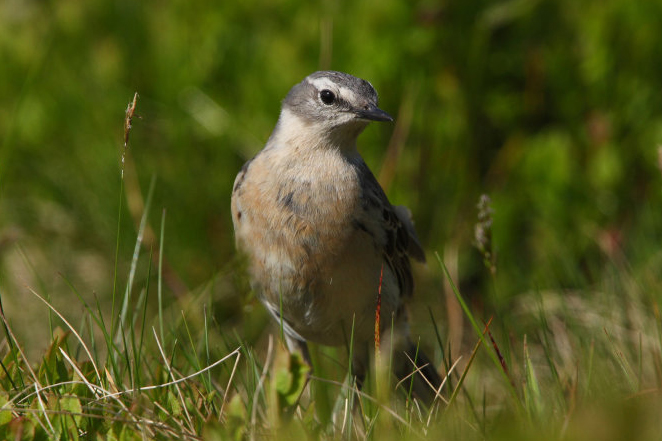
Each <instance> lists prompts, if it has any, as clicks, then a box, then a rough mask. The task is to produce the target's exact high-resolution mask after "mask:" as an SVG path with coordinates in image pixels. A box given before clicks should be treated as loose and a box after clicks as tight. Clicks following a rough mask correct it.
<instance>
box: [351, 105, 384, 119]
mask: <svg viewBox="0 0 662 441" xmlns="http://www.w3.org/2000/svg"><path fill="white" fill-rule="evenodd" d="M356 116H357V117H359V118H360V119H365V120H367V121H393V117H392V116H391V115H389V114H388V113H386V112H384V111H383V110H382V109H380V108H379V107H377V106H375V105H374V104H366V105H365V107H363V108H362V109H358V110H357V111H356Z"/></svg>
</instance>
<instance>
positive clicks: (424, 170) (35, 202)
mask: <svg viewBox="0 0 662 441" xmlns="http://www.w3.org/2000/svg"><path fill="white" fill-rule="evenodd" d="M661 22H662V3H661V2H658V1H653V0H648V1H641V2H630V1H627V0H587V1H584V2H573V1H569V0H561V1H555V0H510V1H498V2H495V1H485V0H474V1H468V2H466V1H452V0H447V1H432V0H419V1H410V2H403V1H398V0H380V1H374V0H369V1H362V2H356V1H346V0H338V1H331V0H324V1H319V2H302V1H292V0H278V1H261V0H249V1H243V2H217V3H212V2H207V1H199V0H187V1H183V0H175V1H171V2H150V1H146V2H136V1H127V0H118V1H107V0H101V1H93V2H80V1H74V0H60V1H34V0H31V1H19V0H7V1H5V2H2V4H0V77H1V80H0V146H1V147H0V289H2V290H3V291H4V292H7V293H9V294H10V295H13V296H15V297H17V298H20V297H21V296H23V295H24V294H23V290H22V288H21V285H22V284H23V283H28V284H34V283H35V281H34V278H35V277H36V278H38V279H40V280H39V281H38V282H39V283H40V284H42V285H43V287H44V288H45V290H46V291H47V292H48V293H49V294H50V295H52V296H56V295H58V294H59V293H64V292H69V291H68V288H66V286H65V285H64V283H62V282H61V281H59V280H60V278H59V276H58V275H57V273H62V274H63V275H64V276H65V277H66V278H67V279H68V280H70V281H71V282H72V283H73V284H74V285H75V286H77V287H78V288H79V290H80V291H81V292H83V293H89V292H92V291H95V292H96V293H97V294H98V295H99V296H100V297H101V298H107V297H108V296H109V295H110V292H111V289H112V277H113V276H112V275H113V261H114V254H115V245H116V241H117V220H118V203H119V187H120V173H119V170H120V156H121V151H122V140H123V133H122V124H123V117H124V109H125V108H126V105H127V103H128V102H129V101H130V100H131V98H132V96H133V93H134V91H137V92H138V93H139V94H140V99H139V102H138V109H137V112H136V113H137V114H138V115H140V116H141V119H138V118H135V119H134V129H133V131H132V133H131V141H130V147H129V152H128V155H129V157H128V163H129V164H132V165H131V167H135V170H136V171H135V173H137V176H138V182H139V183H140V188H141V189H142V194H143V195H145V194H146V192H147V188H148V184H149V182H150V180H151V179H152V176H156V179H157V180H156V187H155V188H156V190H155V194H154V200H153V202H152V207H153V213H152V214H151V216H150V222H151V224H152V226H153V228H154V229H155V230H156V231H158V230H159V228H160V211H161V209H162V208H163V209H165V210H167V214H166V224H165V247H164V250H165V256H166V258H167V260H168V261H169V263H170V265H171V267H172V268H173V271H174V272H175V273H176V274H177V276H178V277H179V278H180V279H181V280H183V282H184V284H185V285H186V286H188V287H189V288H194V287H198V286H202V285H204V284H205V283H207V282H208V281H210V280H212V279H213V278H214V275H215V274H217V273H218V272H221V273H222V274H226V273H227V272H229V271H231V268H234V265H233V264H231V262H232V260H233V256H234V241H233V234H232V225H231V219H230V213H229V199H230V192H231V186H232V182H233V180H234V176H235V174H236V172H237V171H238V170H239V168H240V167H241V165H242V163H243V162H244V161H245V160H246V159H248V158H250V157H251V156H252V155H253V154H255V153H256V152H257V151H258V150H259V149H260V148H261V147H262V146H263V144H264V142H265V141H266V139H267V138H268V136H269V134H270V131H271V129H272V128H273V126H274V124H275V122H276V119H277V117H278V111H279V106H280V100H281V99H282V98H283V97H284V96H285V94H286V93H287V91H288V90H289V88H290V87H291V86H292V85H293V84H294V83H296V82H298V81H300V80H301V79H302V78H303V77H304V76H305V75H307V74H309V73H310V72H312V71H315V70H317V69H320V68H332V69H336V70H342V71H346V72H350V73H352V74H355V75H357V76H360V77H363V78H366V79H368V80H369V81H371V82H372V83H373V84H374V85H375V87H376V88H377V90H378V91H379V93H380V96H381V107H383V108H384V109H386V110H387V111H389V112H391V113H392V114H395V115H398V114H399V111H400V112H401V113H400V116H401V117H403V115H405V116H406V112H404V110H403V109H405V104H406V103H410V104H411V109H412V110H411V115H410V116H411V120H410V121H411V124H410V126H407V127H406V129H407V130H405V139H404V149H403V151H402V154H400V155H399V156H397V163H396V175H395V178H394V180H393V182H392V185H388V188H387V192H388V194H389V196H390V198H391V200H392V201H393V202H394V203H397V204H406V205H408V206H409V207H410V208H411V209H412V211H413V213H414V217H415V219H416V222H417V228H418V230H419V234H420V236H421V239H422V241H423V243H424V246H425V247H426V249H427V250H429V251H430V252H432V251H440V252H441V251H442V250H443V249H444V248H445V247H447V246H449V245H452V246H453V247H455V248H456V249H458V250H460V251H459V277H460V285H461V287H464V288H463V289H462V291H463V293H465V295H468V296H471V297H473V298H474V299H482V298H485V297H487V294H485V293H486V292H488V291H490V290H491V289H492V288H488V286H489V285H488V283H489V280H490V279H489V272H488V271H486V269H485V268H484V267H483V264H482V259H481V256H480V255H479V254H478V253H477V252H476V251H475V250H474V249H473V248H472V246H471V242H472V234H473V225H474V223H475V222H476V215H477V213H476V206H475V205H476V203H477V201H478V198H479V195H480V194H482V193H487V194H489V195H490V197H491V198H492V200H493V208H494V224H493V228H494V230H493V238H494V241H495V243H494V245H495V249H496V254H497V268H498V273H497V278H496V281H497V285H496V288H497V289H496V292H497V293H498V296H497V297H496V305H494V306H497V307H500V306H505V305H507V302H505V301H507V300H508V299H509V298H512V296H514V295H516V294H518V293H521V292H523V291H526V290H530V289H536V288H541V287H545V288H565V287H572V288H577V287H579V288H583V287H591V286H595V285H600V284H601V283H603V282H602V281H603V280H604V276H605V274H606V273H608V271H609V268H610V267H611V265H612V263H613V262H621V263H623V262H628V263H629V264H630V265H632V267H633V268H635V269H636V268H646V269H650V266H651V265H652V267H653V269H654V268H655V267H657V268H658V269H659V267H660V263H661V262H662V261H661V259H660V244H661V243H662V229H661V228H660V225H662V212H661V210H660V203H661V202H662V200H661V199H662V192H661V191H660V188H661V184H662V179H661V174H660V173H661V170H660V168H659V167H660V165H659V163H658V156H657V155H658V150H657V149H658V147H657V146H658V144H662V99H661V93H662V74H661V73H662V45H661V44H660V37H659V36H660V33H659V24H660V23H661ZM392 132H393V126H392V125H391V126H389V125H373V127H371V128H369V129H368V130H367V131H366V133H365V134H364V135H363V136H362V137H361V139H360V141H359V143H360V149H361V151H362V152H363V154H364V156H365V157H366V160H367V162H368V163H369V165H370V166H371V167H372V168H373V170H375V172H376V174H379V170H380V169H381V164H382V161H383V159H384V155H385V152H386V146H387V145H388V144H389V139H390V136H391V134H392ZM130 172H131V170H129V169H128V170H127V173H130ZM389 184H390V183H389ZM129 190H130V189H129ZM129 204H130V203H129ZM126 206H127V204H125V207H126ZM135 232H136V229H135V227H134V224H133V223H132V221H131V218H130V216H129V215H128V214H127V211H125V212H124V214H123V216H122V224H121V229H120V233H121V237H120V244H121V248H120V260H121V261H120V266H121V267H122V268H126V267H128V262H129V260H130V257H131V252H132V248H131V247H132V244H133V241H134V238H135V234H136V233H135ZM17 247H18V249H19V250H21V252H20V253H18V254H20V255H24V256H25V260H26V261H27V262H29V263H30V265H28V266H32V267H33V273H30V272H29V271H27V272H22V271H18V270H17V268H18V267H21V268H23V265H24V264H23V263H21V262H22V261H21V258H20V257H17V255H16V253H15V250H16V249H17ZM17 260H18V263H17ZM229 264H230V266H228V265H229ZM635 271H636V270H635ZM421 272H422V271H421ZM125 273H126V272H123V271H119V274H125ZM430 273H433V274H430ZM34 274H37V275H38V276H35V275H34ZM419 279H422V281H421V284H420V285H419V286H421V287H422V289H421V290H422V291H425V289H426V287H430V286H437V288H435V289H437V290H438V286H439V285H440V284H441V281H442V274H441V271H438V270H437V269H436V268H435V269H433V270H432V269H431V271H427V272H426V273H425V274H421V275H419ZM426 280H427V282H426ZM243 286H244V287H245V286H246V285H245V284H244V285H243ZM230 291H232V290H230ZM232 293H235V294H236V292H235V291H232ZM67 295H70V294H67ZM437 295H438V294H435V293H434V292H431V293H428V296H430V297H432V298H434V296H437ZM493 300H494V299H492V300H491V301H493ZM502 301H504V302H503V303H502ZM226 307H227V304H226V305H225V306H220V307H219V308H220V309H223V308H226Z"/></svg>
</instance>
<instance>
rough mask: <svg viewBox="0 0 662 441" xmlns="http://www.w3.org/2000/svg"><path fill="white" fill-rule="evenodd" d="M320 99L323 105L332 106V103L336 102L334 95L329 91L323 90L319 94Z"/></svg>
mask: <svg viewBox="0 0 662 441" xmlns="http://www.w3.org/2000/svg"><path fill="white" fill-rule="evenodd" d="M320 99H321V100H322V102H323V103H324V104H327V105H329V104H333V102H334V101H335V100H336V95H335V94H334V93H333V92H331V91H330V90H329V89H324V90H323V91H321V92H320Z"/></svg>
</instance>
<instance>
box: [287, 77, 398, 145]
mask: <svg viewBox="0 0 662 441" xmlns="http://www.w3.org/2000/svg"><path fill="white" fill-rule="evenodd" d="M370 121H393V118H392V117H391V116H390V115H389V114H388V113H386V112H384V111H383V110H381V109H380V108H379V107H377V92H376V91H375V89H374V87H372V85H371V84H370V83H369V82H367V81H365V80H362V79H360V78H357V77H354V76H352V75H349V74H346V73H343V72H336V71H320V72H315V73H313V74H311V75H308V76H307V77H306V78H304V80H303V81H302V82H300V83H299V84H297V85H295V86H294V87H292V89H291V90H290V92H289V93H288V94H287V96H286V97H285V99H284V100H283V107H282V111H281V116H280V120H279V123H278V126H279V127H278V130H279V131H280V132H285V133H281V135H282V134H287V135H289V136H295V137H297V138H298V137H307V138H313V139H319V140H320V141H322V142H324V141H330V142H331V143H332V144H338V143H340V144H341V145H345V144H348V143H349V144H352V145H353V144H354V143H355V141H356V137H357V136H358V135H359V134H360V133H361V132H362V131H363V129H365V127H366V126H367V125H368V123H369V122H370ZM349 144H348V145H349Z"/></svg>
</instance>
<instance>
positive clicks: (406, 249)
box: [358, 162, 425, 297]
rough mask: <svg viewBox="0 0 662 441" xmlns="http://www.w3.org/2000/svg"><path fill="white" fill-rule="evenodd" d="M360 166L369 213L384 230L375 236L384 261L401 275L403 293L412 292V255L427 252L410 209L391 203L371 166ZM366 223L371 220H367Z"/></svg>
mask: <svg viewBox="0 0 662 441" xmlns="http://www.w3.org/2000/svg"><path fill="white" fill-rule="evenodd" d="M358 167H359V170H358V171H359V176H360V178H361V181H362V182H361V188H362V191H363V194H362V204H363V210H364V212H365V217H366V219H370V220H374V222H375V223H376V225H374V224H373V222H370V224H371V226H372V227H373V228H375V227H377V228H376V229H377V230H381V231H375V233H376V234H373V236H375V238H376V239H377V238H381V240H380V239H377V241H378V246H380V247H381V252H382V255H383V258H384V262H385V263H386V264H387V265H388V266H389V268H390V269H391V271H392V272H393V274H395V276H396V277H397V280H398V286H399V288H400V293H401V295H402V296H403V297H408V296H411V295H412V293H413V291H414V279H413V277H412V274H411V263H410V261H409V257H410V256H411V257H414V258H416V259H417V260H422V261H424V260H425V255H424V254H423V250H422V248H421V246H420V244H419V242H418V239H417V237H416V233H415V231H414V225H413V223H412V222H411V220H410V219H411V215H410V214H409V210H407V209H406V208H405V207H394V206H393V205H391V203H390V202H389V200H388V198H387V197H386V194H385V193H384V190H383V189H382V187H381V186H380V185H379V183H378V182H377V179H375V176H374V175H373V174H372V172H371V171H370V169H369V168H368V166H367V165H366V164H365V163H364V162H361V163H360V164H359V165H358ZM403 210H404V211H403ZM405 213H406V214H407V216H405ZM365 223H368V222H367V221H366V222H364V223H363V224H365ZM380 242H381V243H380Z"/></svg>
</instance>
